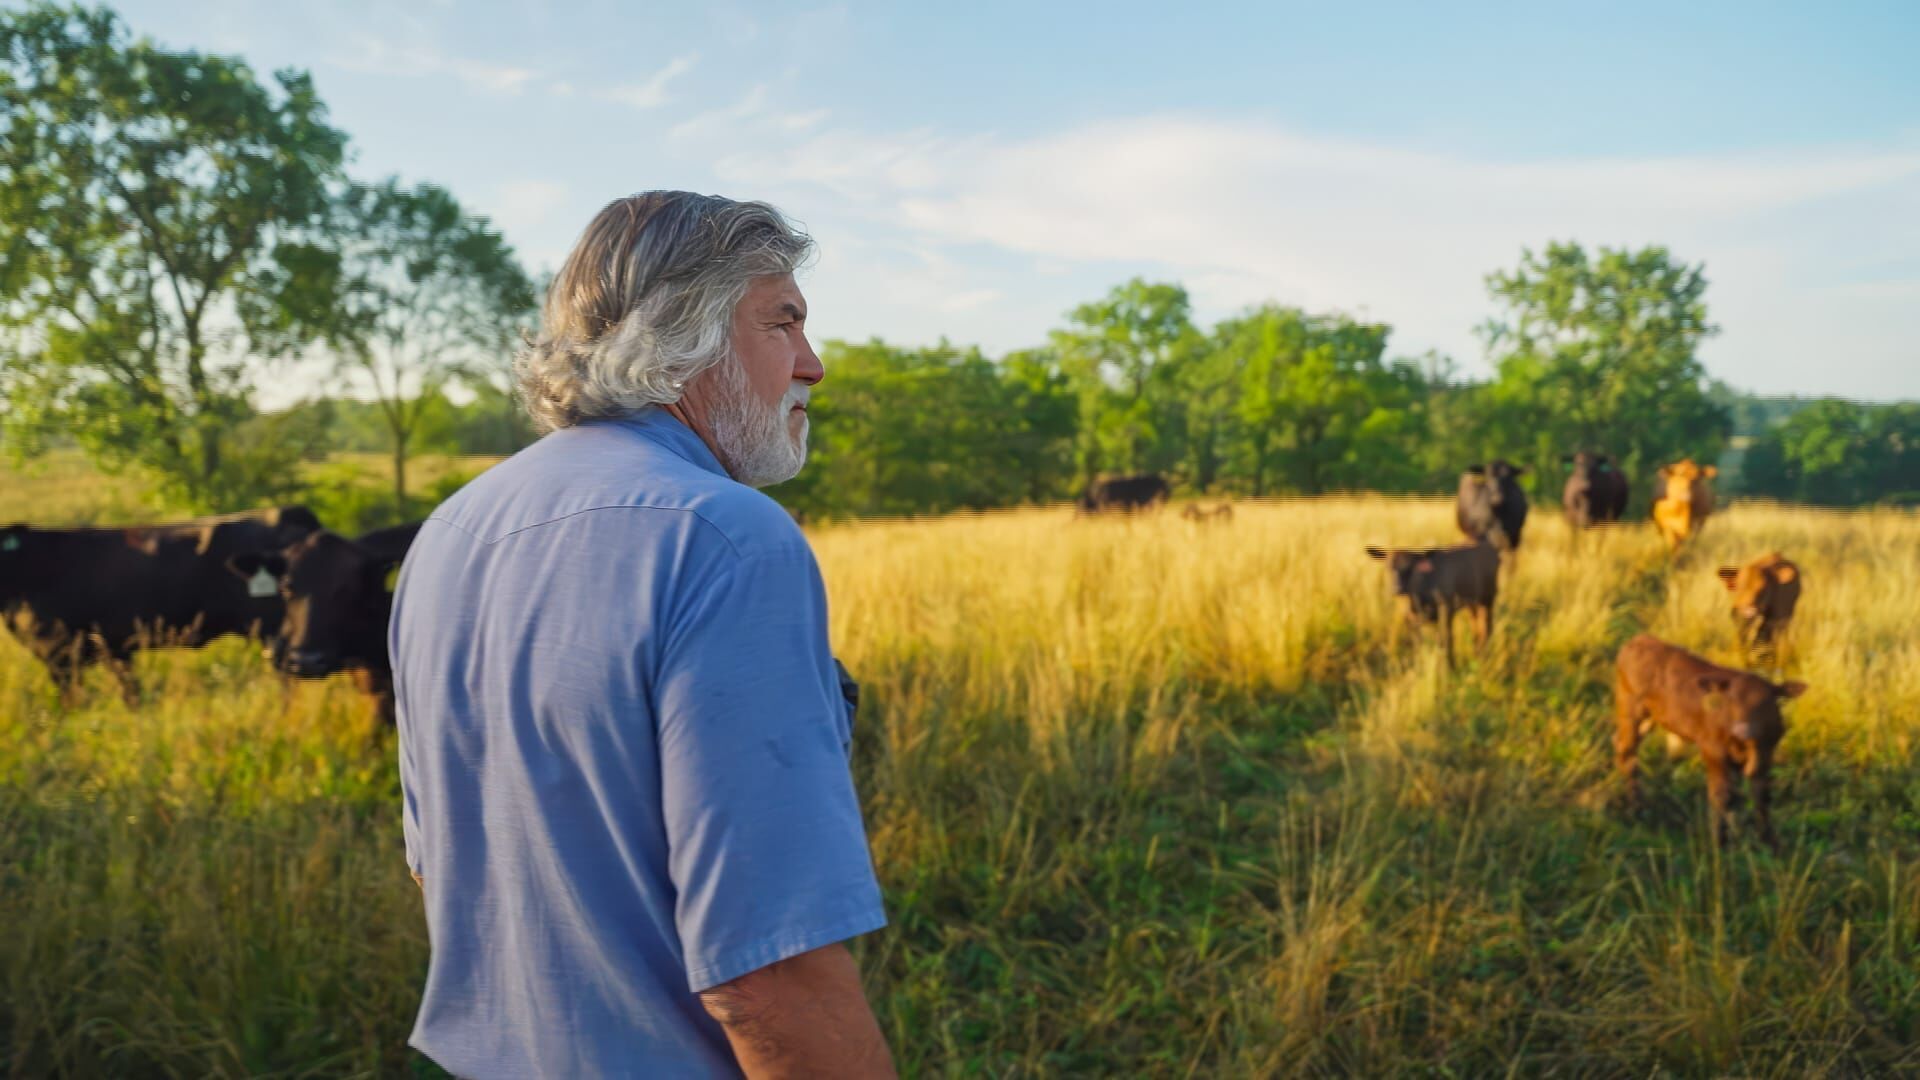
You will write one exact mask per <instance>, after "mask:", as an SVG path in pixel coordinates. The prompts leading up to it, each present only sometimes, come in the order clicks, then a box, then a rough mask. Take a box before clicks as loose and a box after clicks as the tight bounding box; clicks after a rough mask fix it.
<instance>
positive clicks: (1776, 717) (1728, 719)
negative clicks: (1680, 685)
mask: <svg viewBox="0 0 1920 1080" xmlns="http://www.w3.org/2000/svg"><path fill="white" fill-rule="evenodd" d="M1699 685H1700V691H1701V694H1702V695H1703V700H1702V704H1703V705H1704V706H1705V708H1706V711H1707V714H1708V715H1709V716H1710V717H1712V718H1713V720H1714V721H1715V724H1716V726H1718V727H1720V728H1721V729H1722V730H1724V731H1726V732H1728V733H1729V734H1731V735H1732V736H1733V737H1734V738H1736V739H1739V740H1741V741H1742V742H1745V743H1748V744H1750V745H1752V746H1754V747H1756V748H1758V749H1759V750H1761V751H1762V752H1765V753H1771V752H1772V750H1773V748H1774V746H1775V745H1777V744H1778V743H1779V742H1780V739H1781V737H1782V736H1784V735H1785V734H1786V733H1787V721H1786V718H1785V717H1784V716H1782V715H1781V713H1780V703H1781V702H1784V701H1791V700H1792V699H1794V698H1797V697H1799V696H1800V695H1801V694H1804V693H1806V692H1807V684H1806V683H1803V682H1789V683H1772V682H1768V681H1767V680H1766V679H1763V678H1761V677H1760V676H1758V675H1746V674H1739V675H1702V676H1700V684H1699Z"/></svg>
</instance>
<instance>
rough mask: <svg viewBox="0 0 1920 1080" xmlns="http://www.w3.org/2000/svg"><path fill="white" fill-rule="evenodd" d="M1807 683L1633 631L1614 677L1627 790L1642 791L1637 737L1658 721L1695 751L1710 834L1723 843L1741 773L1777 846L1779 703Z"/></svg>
mask: <svg viewBox="0 0 1920 1080" xmlns="http://www.w3.org/2000/svg"><path fill="white" fill-rule="evenodd" d="M1806 690H1807V684H1806V683H1803V682H1788V683H1773V682H1769V681H1767V680H1766V679H1763V678H1761V677H1760V676H1758V675H1753V674H1750V673H1748V672H1744V671H1735V670H1734V669H1732V668H1724V667H1721V666H1720V665H1718V664H1715V663H1712V662H1711V661H1708V660H1705V659H1703V658H1701V657H1699V656H1695V655H1694V654H1693V653H1690V652H1688V651H1686V650H1685V649H1682V648H1680V647H1679V646H1677V645H1669V644H1667V643H1666V642H1664V641H1661V640H1660V639H1659V638H1656V637H1654V636H1653V635H1652V634H1640V635H1638V636H1636V637H1635V638H1633V640H1631V641H1629V642H1627V643H1626V645H1624V646H1622V647H1621V649H1620V656H1619V659H1618V660H1617V661H1616V663H1615V665H1614V679H1613V709H1614V732H1613V763H1614V768H1615V769H1617V770H1618V771H1619V772H1620V774H1621V775H1622V776H1624V777H1625V778H1626V782H1627V795H1628V798H1629V799H1630V800H1633V801H1636V802H1637V801H1638V799H1639V797H1640V786H1639V775H1638V769H1637V765H1638V760H1637V757H1636V753H1637V751H1638V749H1639V746H1640V739H1641V737H1642V736H1643V735H1646V734H1647V733H1648V732H1650V731H1652V730H1653V726H1654V725H1655V724H1658V725H1660V726H1661V727H1663V728H1665V729H1666V730H1667V732H1668V736H1667V741H1668V744H1669V745H1675V746H1677V745H1678V744H1679V743H1680V742H1682V741H1685V742H1690V743H1692V744H1693V745H1694V747H1695V748H1697V749H1698V750H1699V751H1700V761H1701V764H1703V765H1705V766H1706V770H1707V799H1708V802H1709V805H1710V806H1711V807H1712V811H1713V815H1714V821H1713V838H1714V842H1715V843H1717V844H1725V843H1726V840H1727V828H1728V826H1729V825H1731V824H1732V822H1733V808H1734V805H1735V803H1736V801H1737V797H1738V793H1737V792H1736V791H1735V790H1734V787H1735V785H1736V784H1737V783H1738V779H1739V776H1745V777H1746V779H1747V783H1748V786H1749V787H1751V788H1752V790H1753V813H1754V820H1755V824H1757V825H1758V826H1759V831H1760V838H1761V839H1762V840H1764V841H1765V842H1766V843H1767V844H1768V845H1769V846H1772V847H1778V845H1779V841H1778V840H1777V839H1776V838H1775V836H1774V833H1773V819H1772V816H1771V810H1772V803H1773V781H1772V775H1771V774H1772V770H1773V757H1774V751H1775V749H1776V748H1777V747H1778V746H1779V744H1780V738H1781V736H1783V735H1785V734H1786V731H1787V723H1786V720H1785V719H1784V718H1783V717H1782V716H1781V715H1780V703H1781V702H1783V701H1788V700H1791V699H1793V698H1797V697H1799V696H1800V695H1801V694H1804V693H1806ZM1735 769H1738V770H1739V773H1738V774H1736V773H1735V771H1734V770H1735Z"/></svg>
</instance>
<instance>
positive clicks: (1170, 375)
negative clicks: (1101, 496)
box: [1053, 278, 1202, 480]
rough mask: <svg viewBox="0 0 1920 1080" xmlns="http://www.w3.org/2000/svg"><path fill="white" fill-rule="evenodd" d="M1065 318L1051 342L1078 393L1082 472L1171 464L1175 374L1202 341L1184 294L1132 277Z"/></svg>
mask: <svg viewBox="0 0 1920 1080" xmlns="http://www.w3.org/2000/svg"><path fill="white" fill-rule="evenodd" d="M1067 318H1068V321H1069V323H1070V325H1069V326H1068V327H1067V328H1066V329H1064V330H1056V331H1055V332H1054V334H1053V344H1054V349H1055V351H1056V353H1057V354H1058V356H1059V357H1060V365H1061V370H1063V371H1064V372H1065V373H1066V374H1067V377H1068V378H1069V379H1070V380H1071V382H1072V384H1073V386H1074V389H1075V391H1076V393H1077V394H1078V396H1079V398H1080V416H1079V423H1078V429H1079V446H1078V447H1077V457H1078V458H1079V461H1078V465H1079V467H1080V472H1081V475H1082V477H1083V478H1084V479H1088V480H1091V479H1092V478H1093V477H1094V476H1095V475H1096V474H1098V473H1099V472H1101V471H1103V470H1107V469H1119V470H1124V471H1127V472H1138V471H1141V470H1144V469H1165V468H1168V467H1169V466H1171V465H1173V464H1174V463H1175V462H1177V461H1178V460H1179V459H1180V457H1181V452H1180V451H1181V445H1180V441H1179V438H1178V437H1179V434H1180V431H1179V427H1180V425H1181V423H1182V421H1183V420H1184V402H1183V401H1182V399H1181V396H1180V380H1179V378H1178V371H1179V367H1180V365H1181V364H1182V362H1183V361H1185V360H1187V359H1189V358H1190V357H1192V356H1193V355H1194V354H1195V353H1196V352H1197V351H1198V349H1199V348H1200V347H1201V345H1202V342H1201V339H1200V335H1199V332H1198V331H1197V330H1195V329H1194V326H1193V318H1192V307H1191V304H1190V303H1189V301H1188V299H1187V291H1186V290H1185V289H1183V288H1181V287H1180V286H1178V285H1159V284H1152V283H1149V282H1147V281H1144V280H1142V279H1140V278H1135V279H1133V280H1132V281H1129V282H1127V283H1126V284H1125V285H1121V286H1118V287H1117V288H1115V289H1114V290H1113V291H1112V292H1110V293H1108V294H1107V295H1106V296H1105V297H1104V298H1103V299H1100V300H1097V301H1094V302H1093V303H1090V304H1082V305H1080V306H1079V307H1077V308H1075V309H1073V311H1072V312H1070V313H1069V314H1068V316H1067Z"/></svg>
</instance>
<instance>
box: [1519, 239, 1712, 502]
mask: <svg viewBox="0 0 1920 1080" xmlns="http://www.w3.org/2000/svg"><path fill="white" fill-rule="evenodd" d="M1487 288H1488V291H1489V292H1490V293H1491V294H1492V295H1493V298H1494V299H1495V300H1496V301H1498V302H1500V303H1502V304H1503V305H1504V306H1505V309H1506V310H1505V311H1504V312H1503V313H1502V314H1501V315H1500V316H1497V317H1495V318H1494V319H1492V320H1490V321H1489V322H1487V323H1486V324H1485V325H1484V326H1483V327H1482V333H1483V334H1484V336H1485V338H1486V340H1487V344H1488V348H1489V350H1491V351H1492V352H1494V353H1495V354H1496V355H1497V356H1498V358H1499V359H1498V376H1497V377H1496V379H1495V380H1494V384H1493V386H1492V387H1491V390H1490V393H1489V395H1488V404H1489V405H1490V406H1491V409H1492V412H1491V415H1490V418H1489V419H1490V421H1491V423H1490V424H1489V425H1488V427H1487V429H1486V431H1485V432H1483V446H1482V451H1483V453H1485V454H1487V455H1493V454H1498V455H1500V456H1504V457H1508V458H1512V459H1515V460H1518V461H1520V462H1523V463H1525V464H1527V465H1529V466H1531V467H1532V470H1533V473H1534V475H1535V476H1536V477H1537V478H1538V479H1537V480H1536V483H1538V484H1541V485H1546V484H1547V483H1548V478H1549V477H1550V476H1552V475H1553V473H1554V472H1556V471H1557V470H1558V468H1559V462H1560V459H1561V457H1562V456H1563V455H1564V454H1568V453H1572V452H1573V451H1575V450H1581V449H1590V450H1604V451H1606V452H1607V453H1610V454H1612V455H1613V457H1614V459H1615V460H1616V461H1619V462H1620V463H1621V464H1622V467H1623V468H1625V469H1626V470H1627V471H1628V473H1629V475H1646V474H1647V473H1648V472H1650V471H1651V470H1652V469H1653V468H1654V467H1655V466H1658V465H1660V464H1663V463H1664V462H1666V461H1671V460H1674V459H1676V458H1679V457H1682V456H1689V457H1694V458H1697V459H1699V460H1702V461H1715V460H1717V459H1718V458H1719V456H1720V453H1721V451H1722V450H1723V449H1724V448H1725V445H1726V439H1727V434H1728V431H1729V430H1730V426H1731V421H1730V418H1729V416H1728V413H1727V410H1726V409H1724V408H1723V407H1721V406H1720V405H1717V404H1716V403H1715V402H1714V401H1713V400H1712V398H1711V397H1710V395H1709V392H1708V387H1707V379H1706V371H1705V369H1704V368H1702V367H1701V365H1700V361H1699V360H1698V358H1697V357H1696V356H1695V350H1696V349H1697V348H1698V346H1699V344H1700V342H1701V341H1702V340H1703V339H1705V338H1706V337H1707V336H1709V335H1711V334H1713V333H1715V332H1716V329H1717V328H1716V327H1714V326H1713V325H1712V324H1711V323H1709V322H1708V321H1707V307H1706V303H1705V300H1704V297H1705V294H1706V289H1707V279H1706V275H1705V272H1704V267H1701V266H1688V265H1685V264H1683V263H1679V262H1676V261H1675V260H1674V259H1673V257H1672V256H1671V255H1670V254H1669V253H1668V252H1667V250H1666V249H1665V248H1661V247H1649V248H1644V249H1642V250H1639V251H1624V250H1621V251H1616V250H1611V249H1608V248H1601V249H1599V253H1598V256H1597V257H1591V258H1590V257H1589V256H1588V255H1587V253H1586V251H1585V250H1584V249H1583V248H1581V247H1580V245H1578V244H1550V245H1548V247H1547V250H1546V252H1545V254H1544V255H1535V254H1534V253H1533V252H1531V251H1527V252H1524V253H1523V254H1522V256H1521V263H1520V267H1519V269H1517V270H1515V271H1514V272H1513V273H1510V274H1508V273H1498V272H1496V273H1494V274H1491V275H1489V276H1488V278H1487Z"/></svg>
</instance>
